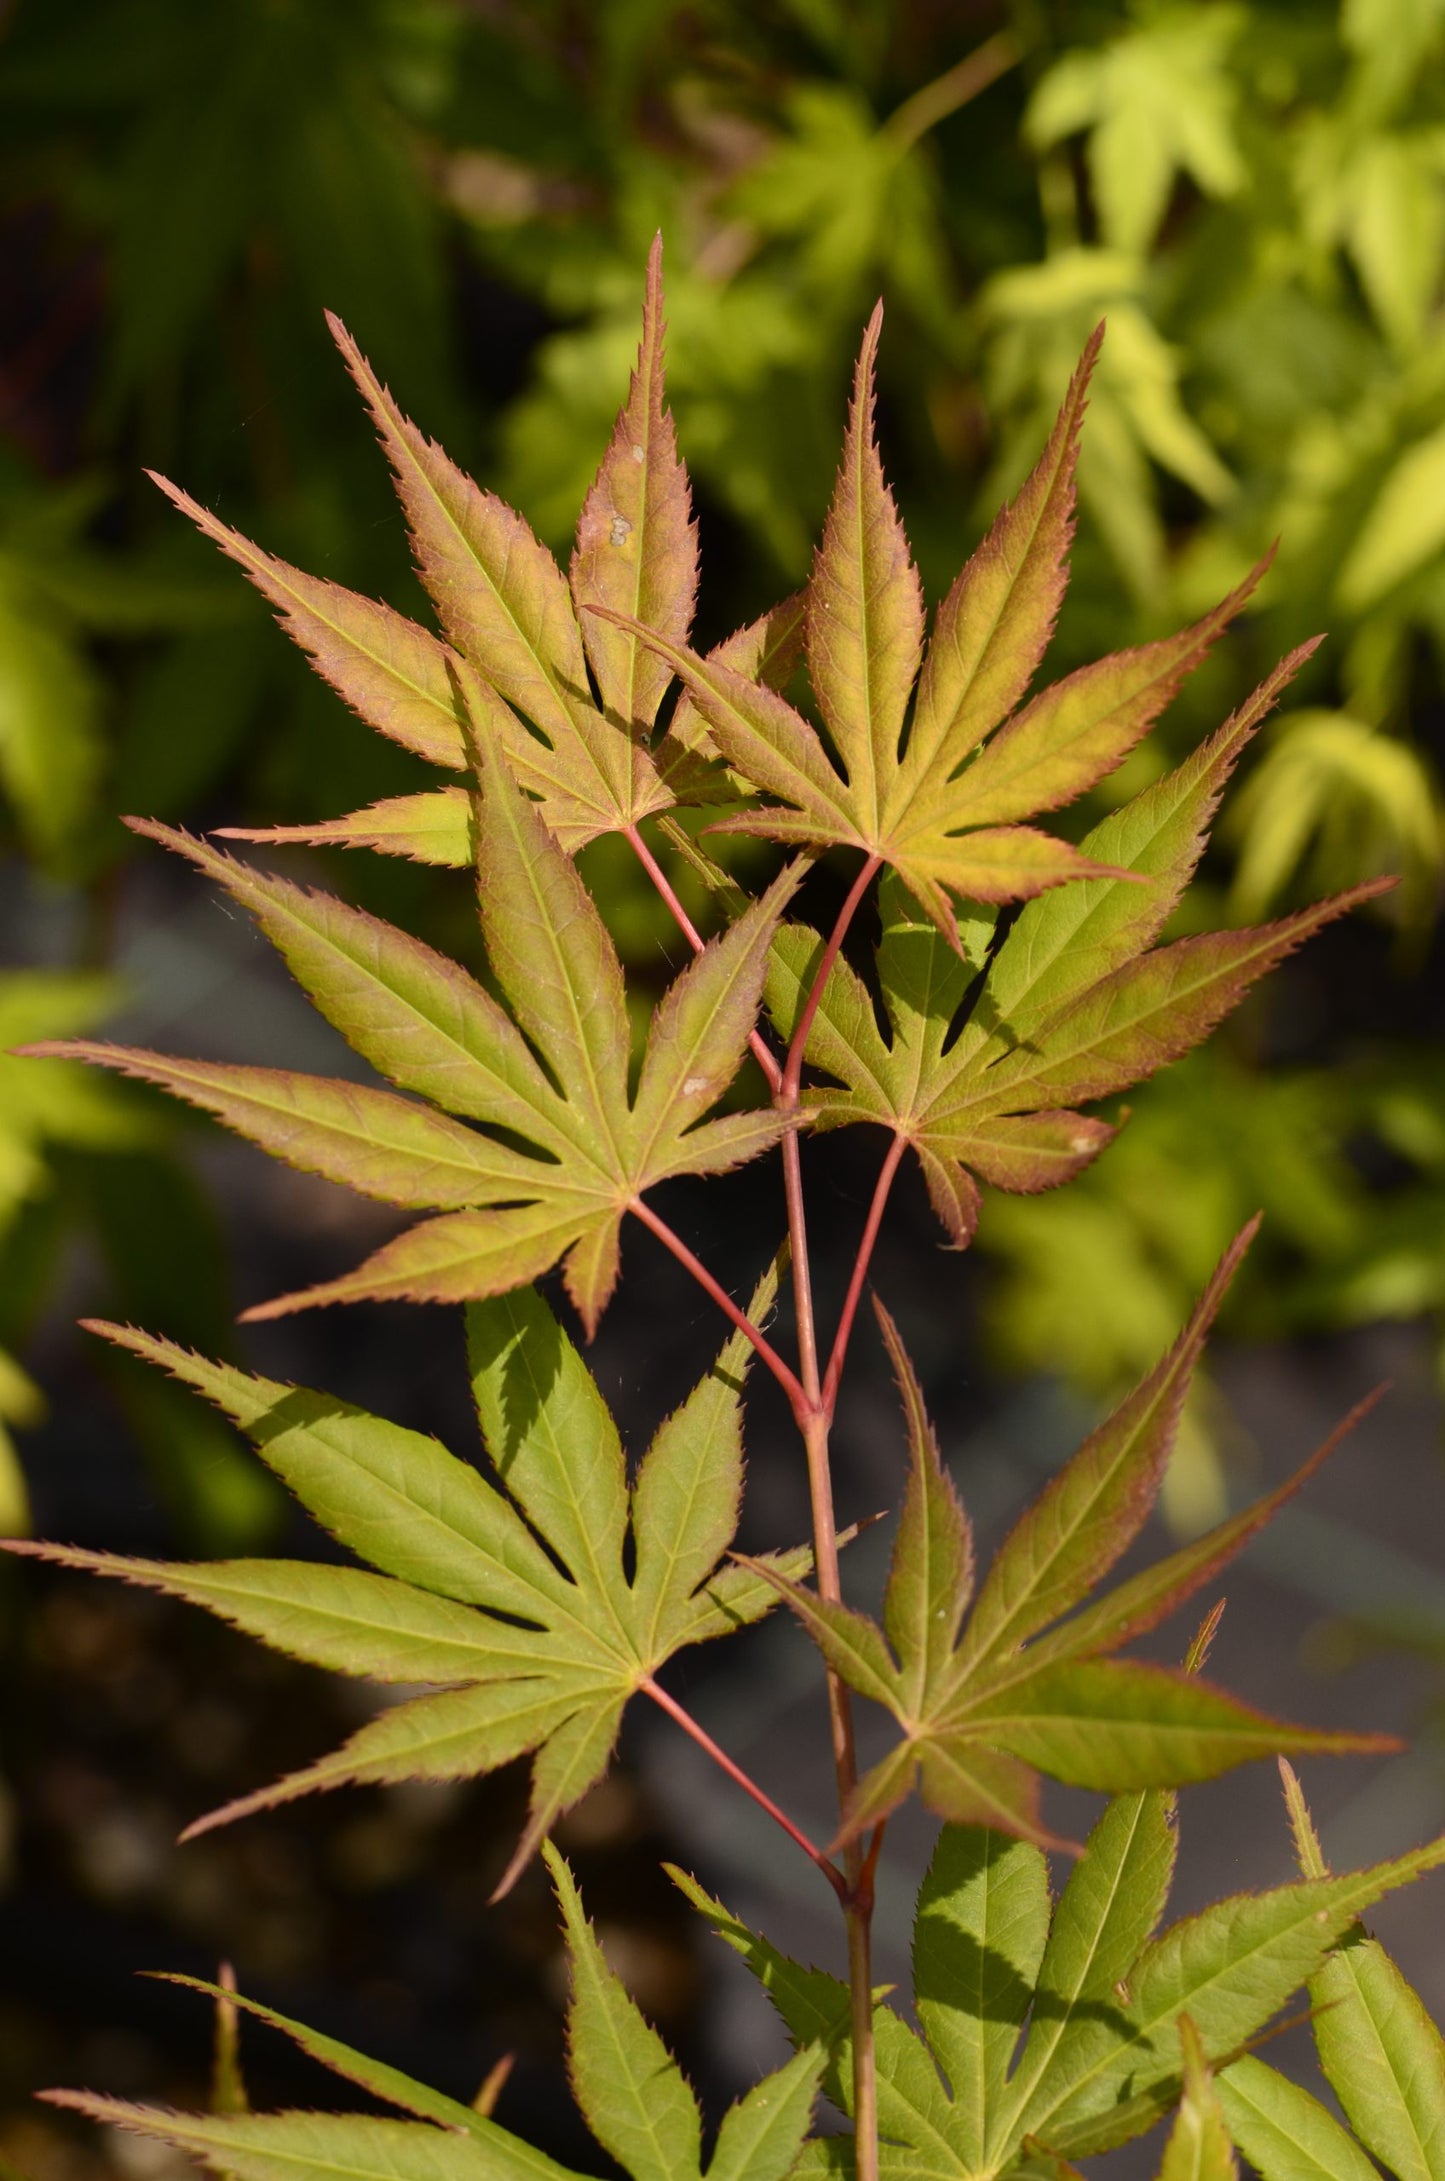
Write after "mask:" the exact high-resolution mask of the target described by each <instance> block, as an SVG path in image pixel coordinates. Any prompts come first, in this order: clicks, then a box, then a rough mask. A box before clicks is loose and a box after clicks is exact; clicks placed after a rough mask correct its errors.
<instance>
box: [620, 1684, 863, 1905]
mask: <svg viewBox="0 0 1445 2181" xmlns="http://www.w3.org/2000/svg"><path fill="white" fill-rule="evenodd" d="M638 1687H639V1688H640V1689H641V1691H642V1693H643V1695H644V1696H650V1697H651V1698H652V1701H653V1703H654V1704H657V1705H659V1706H660V1707H661V1709H662V1710H663V1711H665V1712H666V1713H667V1716H668V1718H669V1719H675V1720H676V1721H677V1723H678V1725H679V1726H680V1727H681V1728H682V1731H683V1733H684V1734H690V1735H691V1736H692V1739H693V1740H694V1741H695V1742H696V1744H697V1746H698V1748H699V1749H701V1750H705V1751H706V1752H707V1754H708V1756H709V1757H711V1759H712V1761H713V1763H714V1764H715V1765H718V1766H719V1767H720V1768H721V1769H722V1771H724V1772H726V1774H727V1776H728V1778H729V1779H730V1780H733V1781H735V1782H736V1783H737V1785H738V1786H739V1787H740V1788H741V1789H742V1791H743V1793H744V1794H745V1795H750V1796H751V1797H752V1799H753V1801H754V1802H755V1803H756V1804H757V1806H758V1808H759V1809H760V1810H765V1811H766V1812H767V1814H768V1816H769V1817H770V1818H771V1819H772V1820H773V1823H774V1824H775V1825H781V1826H782V1828H783V1831H784V1832H785V1833H786V1834H787V1836H788V1838H789V1840H792V1841H796V1843H797V1845H798V1846H799V1847H800V1848H801V1849H802V1851H803V1853H804V1855H806V1856H807V1857H808V1859H809V1861H810V1862H813V1863H816V1864H817V1866H818V1869H819V1870H820V1871H821V1872H822V1873H823V1876H824V1877H825V1878H826V1879H827V1881H828V1883H829V1885H830V1886H831V1887H832V1888H833V1891H834V1892H835V1893H836V1894H837V1896H838V1898H839V1900H840V1901H841V1900H842V1899H843V1896H844V1894H845V1893H846V1892H847V1890H848V1881H847V1879H846V1878H845V1877H844V1876H843V1873H842V1872H841V1871H840V1870H839V1868H838V1866H837V1864H836V1863H835V1862H833V1861H832V1859H831V1858H830V1857H829V1856H826V1855H825V1854H824V1853H823V1851H822V1849H821V1848H820V1847H818V1846H817V1844H816V1843H815V1842H814V1841H811V1840H810V1839H809V1838H808V1836H807V1834H806V1833H805V1832H804V1831H803V1830H802V1827H801V1826H798V1825H795V1824H794V1823H793V1821H792V1819H791V1818H790V1817H789V1816H788V1815H787V1813H786V1811H783V1810H780V1809H779V1808H778V1806H777V1804H776V1803H775V1802H774V1800H773V1798H772V1796H771V1795H769V1794H767V1793H765V1791H764V1790H763V1789H762V1788H761V1787H759V1785H758V1783H757V1781H756V1780H755V1779H752V1778H750V1776H749V1775H748V1774H747V1773H746V1772H744V1770H743V1768H742V1766H741V1765H740V1764H735V1763H734V1762H733V1760H732V1758H731V1757H730V1756H729V1755H728V1753H727V1751H726V1750H725V1749H720V1748H719V1747H718V1745H717V1743H716V1742H715V1741H714V1740H713V1738H712V1736H711V1735H710V1734H709V1733H708V1731H707V1729H706V1727H701V1726H699V1725H698V1723H697V1721H696V1720H695V1719H694V1718H693V1716H692V1713H691V1712H690V1711H685V1710H684V1709H683V1707H682V1705H681V1704H679V1703H678V1702H677V1700H676V1699H675V1698H674V1697H671V1696H669V1695H668V1693H667V1691H666V1689H663V1688H660V1687H659V1686H658V1684H657V1683H656V1682H655V1681H654V1680H653V1678H652V1676H651V1674H649V1675H648V1676H647V1679H646V1680H645V1681H641V1682H639V1683H638Z"/></svg>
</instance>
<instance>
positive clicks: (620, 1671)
mask: <svg viewBox="0 0 1445 2181" xmlns="http://www.w3.org/2000/svg"><path fill="white" fill-rule="evenodd" d="M775 1288H776V1275H775V1273H770V1274H769V1275H768V1276H767V1278H766V1279H765V1281H764V1282H763V1284H762V1286H761V1287H760V1288H759V1291H758V1293H757V1294H756V1295H755V1296H754V1298H753V1309H754V1311H755V1312H756V1313H758V1314H760V1315H763V1316H765V1315H766V1313H767V1310H768V1308H769V1307H770V1305H771V1299H772V1295H773V1292H774V1291H775ZM92 1330H94V1331H96V1332H99V1333H101V1334H103V1335H104V1336H105V1337H106V1338H107V1339H109V1340H111V1341H113V1342H115V1343H116V1345H117V1346H119V1347H122V1348H126V1349H129V1350H130V1351H131V1352H132V1353H133V1354H136V1355H139V1356H142V1357H144V1358H146V1359H147V1360H149V1361H152V1362H154V1363H157V1364H159V1365H160V1366H161V1367H162V1368H163V1369H165V1370H167V1371H169V1372H171V1373H172V1375H173V1376H175V1377H177V1378H179V1379H181V1380H183V1381H184V1382H185V1383H186V1384H187V1385H190V1386H192V1387H194V1388H195V1389H196V1391H197V1392H199V1393H201V1394H203V1395H205V1396H206V1398H207V1399H208V1400H210V1401H212V1402H214V1403H215V1404H216V1406H217V1407H218V1408H220V1409H222V1410H223V1411H224V1412H225V1413H226V1415H228V1416H229V1417H230V1418H231V1419H232V1421H233V1422H234V1423H236V1424H237V1425H238V1426H239V1427H240V1428H241V1429H242V1430H243V1431H245V1432H246V1433H247V1434H248V1435H249V1436H250V1437H251V1438H252V1439H253V1440H254V1442H255V1444H256V1446H257V1448H258V1449H259V1451H260V1453H261V1455H262V1457H263V1459H264V1460H265V1461H266V1462H267V1463H269V1465H270V1467H271V1468H272V1469H273V1470H274V1471H275V1472H276V1474H277V1475H278V1476H279V1477H280V1478H281V1479H282V1481H283V1482H284V1483H286V1484H287V1485H289V1486H290V1488H291V1490H292V1491H293V1492H294V1493H295V1494H296V1497H297V1498H298V1499H299V1500H300V1501H301V1503H302V1505H303V1506H304V1507H305V1508H306V1509H307V1510H308V1512H309V1513H310V1514H312V1515H313V1516H314V1517H315V1518H316V1520H317V1521H318V1522H320V1523H321V1524H322V1525H323V1526H324V1527H325V1528H326V1529H328V1530H329V1531H330V1532H331V1533H332V1535H333V1536H335V1537H336V1538H337V1539H338V1540H339V1541H340V1542H341V1543H342V1544H343V1545H345V1546H346V1547H348V1548H349V1549H350V1550H351V1551H352V1552H354V1553H356V1554H357V1555H358V1556H359V1557H360V1558H362V1559H364V1560H367V1561H369V1562H370V1563H371V1567H372V1568H374V1569H376V1570H378V1571H379V1572H377V1573H371V1572H369V1571H367V1570H363V1569H360V1568H352V1567H334V1566H327V1565H316V1564H313V1563H310V1562H304V1561H283V1560H239V1561H220V1562H217V1563H214V1564H211V1565H198V1566H183V1565H174V1564H167V1563H165V1562H160V1561H152V1560H135V1559H127V1558H123V1557H121V1556H118V1555H115V1554H110V1553H94V1552H82V1551H78V1550H76V1549H74V1548H71V1547H67V1546H60V1545H33V1544H28V1543H25V1544H15V1545H13V1546H12V1547H11V1549H12V1550H14V1551H17V1552H27V1553H31V1554H34V1555H36V1556H37V1557H40V1558H43V1559H48V1560H52V1561H58V1562H60V1563H61V1564H63V1565H66V1566H70V1567H82V1568H86V1569H90V1570H93V1571H94V1572H96V1573H98V1574H102V1575H113V1576H119V1577H121V1578H122V1579H123V1580H125V1581H128V1582H133V1583H139V1584H143V1585H145V1586H146V1587H148V1588H150V1589H154V1590H159V1591H162V1592H165V1593H166V1594H167V1595H169V1596H171V1597H178V1598H184V1599H186V1600H188V1601H189V1602H190V1603H191V1604H194V1605H199V1606H203V1607H205V1608H206V1610H207V1611H208V1612H211V1613H214V1614H216V1615H217V1616H218V1617H219V1618H221V1619H223V1620H226V1621H229V1622H231V1623H232V1624H233V1625H234V1626H236V1627H239V1628H243V1629H245V1630H246V1631H247V1632H248V1633H249V1634H251V1635H253V1636H256V1637H258V1638H259V1639H260V1640H261V1641H262V1642H264V1643H268V1644H270V1645H271V1646H272V1647H273V1648H275V1649H277V1650H282V1651H285V1652H287V1653H288V1654H289V1655H290V1656H292V1657H294V1658H301V1659H305V1660H308V1661H309V1662H311V1663H312V1664H315V1665H319V1666H324V1667H327V1668H330V1669H331V1670H332V1671H335V1672H340V1673H349V1674H357V1675H362V1676H365V1677H367V1678H368V1679H371V1680H374V1681H379V1682H383V1683H386V1682H389V1683H393V1684H399V1685H401V1686H402V1687H403V1688H407V1687H414V1686H415V1685H417V1684H419V1683H420V1684H427V1683H430V1684H433V1685H436V1687H437V1688H438V1690H439V1692H440V1693H437V1694H434V1695H424V1696H418V1697H411V1698H409V1699H407V1700H404V1701H401V1702H399V1703H397V1704H395V1705H394V1706H392V1707H391V1708H390V1709H387V1710H383V1711H382V1712H380V1713H379V1714H378V1715H377V1717H376V1718H374V1719H373V1720H371V1721H370V1722H369V1723H368V1724H367V1725H366V1726H364V1727H362V1728H361V1730H360V1731H359V1732H358V1733H357V1734H355V1735H354V1736H353V1737H352V1738H351V1740H350V1741H349V1742H347V1743H346V1744H345V1745H344V1747H343V1748H341V1749H340V1750H338V1751H336V1752H335V1753H334V1754H333V1755H332V1756H330V1757H326V1758H323V1759H321V1761H320V1762H319V1763H317V1764H314V1765H310V1766H308V1767H306V1769H305V1770H303V1771H301V1772H297V1773H293V1774H291V1775H289V1776H288V1777H287V1778H285V1779H282V1780H280V1781H278V1782H277V1783H275V1785H273V1786H271V1787H267V1788H262V1789H260V1790H259V1791H258V1792H256V1793H254V1794H250V1795H246V1796H243V1797H242V1798H241V1799H240V1800H239V1801H237V1802H233V1803H230V1804H228V1805H227V1806H226V1807H225V1808H224V1809H222V1810H218V1811H215V1812H213V1813H212V1814H211V1815H210V1816H209V1817H205V1818H202V1819H200V1820H199V1821H198V1822H197V1823H196V1824H195V1825H193V1826H192V1827H191V1828H190V1831H191V1833H197V1832H204V1831H206V1830H208V1829H209V1828H210V1827H212V1826H214V1825H218V1824H222V1823H226V1822H229V1821H230V1820H231V1819H233V1818H237V1817H240V1816H242V1815H244V1814H246V1813H247V1812H249V1811H253V1810H263V1809H269V1808H271V1807H272V1806H274V1805H275V1804H277V1803H279V1802H285V1801H289V1800H291V1799H292V1798H293V1797H295V1796H297V1795H302V1794H306V1793H308V1792H310V1791H312V1790H313V1789H322V1788H331V1787H339V1786H343V1785H346V1784H349V1783H355V1782H363V1781H389V1780H404V1779H464V1778H469V1777H471V1776H473V1775H474V1774H477V1773H481V1772H489V1771H492V1770H494V1769H495V1768H496V1767H497V1766H499V1765H502V1764H506V1763H508V1762H509V1761H510V1760H512V1759H513V1758H516V1757H520V1756H522V1755H524V1754H526V1753H527V1752H529V1751H534V1752H535V1753H536V1754H535V1758H534V1764H533V1775H532V1803H531V1810H530V1814H529V1818H528V1822H527V1826H526V1830H525V1832H524V1834H523V1836H522V1839H521V1842H520V1843H519V1845H518V1847H517V1850H516V1853H515V1855H514V1856H513V1857H512V1860H511V1862H510V1864H509V1865H508V1868H507V1870H506V1872H505V1874H504V1876H503V1878H502V1881H501V1885H500V1887H499V1889H498V1890H499V1891H504V1890H505V1889H506V1887H507V1886H509V1885H510V1884H511V1882H512V1880H513V1879H514V1878H515V1876H516V1874H517V1872H518V1871H519V1870H520V1869H521V1867H522V1865H523V1864H524V1863H525V1862H526V1860H527V1859H528V1857H529V1856H530V1855H531V1854H532V1853H533V1851H534V1850H535V1848H536V1845H537V1842H538V1841H539V1839H540V1838H541V1836H542V1835H543V1833H545V1831H546V1830H547V1828H548V1827H549V1826H550V1825H551V1824H552V1823H553V1821H554V1820H555V1819H556V1817H557V1816H558V1815H559V1813H560V1812H561V1811H563V1810H565V1809H567V1808H569V1807H570V1805H571V1804H572V1803H574V1802H576V1801H577V1800H578V1798H579V1797H580V1796H581V1795H582V1794H584V1793H585V1792H586V1790H587V1788H588V1787H589V1786H591V1785H592V1783H593V1781H594V1780H596V1779H597V1778H598V1777H599V1776H600V1775H601V1773H602V1772H603V1771H604V1770H605V1768H606V1765H607V1762H608V1760H609V1757H610V1755H611V1752H612V1746H613V1743H614V1741H615V1739H616V1735H617V1729H618V1724H619V1722H620V1720H621V1717H622V1712H623V1709H624V1707H625V1705H626V1703H627V1700H628V1698H629V1697H630V1696H631V1695H632V1694H633V1693H634V1692H635V1691H636V1690H637V1689H639V1688H640V1687H641V1686H642V1685H643V1684H644V1683H645V1682H646V1681H647V1679H648V1677H649V1676H650V1675H652V1674H653V1673H654V1672H655V1671H656V1669H657V1668H658V1667H659V1666H660V1665H661V1664H662V1663H663V1661H664V1660H665V1659H667V1658H669V1657H671V1656H672V1654H673V1653H674V1652H675V1651H677V1650H679V1649H681V1648H683V1647H684V1646H685V1645H687V1644H690V1643H698V1642H703V1641H705V1640H707V1639H708V1638H710V1637H713V1636H721V1635H726V1634H728V1633H729V1632H730V1631H731V1630H732V1629H734V1628H736V1627H739V1626H741V1625H743V1624H745V1623H746V1622H749V1621H753V1620H756V1619H758V1618H759V1617H760V1616H761V1615H762V1614H763V1613H765V1612H767V1611H768V1610H769V1608H770V1607H771V1605H772V1604H773V1603H774V1601H775V1598H776V1593H775V1591H774V1590H773V1589H772V1587H771V1585H770V1584H769V1583H768V1582H767V1581H766V1579H765V1577H764V1575H763V1572H762V1571H763V1568H764V1567H765V1566H766V1565H767V1564H766V1563H759V1564H758V1566H757V1567H756V1568H754V1569H745V1568H742V1567H738V1566H728V1567H722V1568H719V1565H718V1563H719V1561H720V1560H721V1559H722V1558H723V1556H724V1554H725V1553H726V1552H727V1548H728V1546H729V1545H730V1543H731V1541H732V1537H733V1532H734V1530H735V1529H736V1526H737V1520H738V1511H739V1506H740V1503H741V1497H742V1481H743V1455H742V1433H741V1421H740V1406H741V1394H742V1388H743V1383H744V1380H745V1377H746V1373H747V1367H748V1361H749V1355H750V1350H749V1348H748V1346H747V1343H746V1341H745V1340H744V1338H743V1336H741V1335H734V1337H733V1339H732V1340H731V1341H730V1342H729V1343H728V1345H727V1347H726V1348H725V1349H724V1350H723V1351H722V1354H721V1355H720V1356H719V1358H718V1361H717V1364H716V1366H715V1367H714V1369H713V1370H712V1371H711V1372H710V1373H709V1374H708V1376H707V1377H706V1378H705V1379H703V1380H702V1382H701V1383H700V1384H699V1385H698V1386H697V1387H696V1388H695V1390H694V1391H693V1393H692V1394H691V1395H690V1396H689V1397H688V1399H687V1400H686V1401H685V1402H684V1403H683V1405H682V1407H681V1408H679V1409H678V1410H677V1411H676V1412H675V1414H674V1415H672V1416H671V1417H669V1418H668V1419H667V1421H666V1422H665V1423H664V1424H663V1425H662V1426H661V1428H660V1429H659V1431H658V1432H657V1435H656V1437H655V1438H654V1440H653V1442H652V1445H651V1447H650V1448H649V1450H648V1452H647V1454H646V1455H645V1456H644V1458H643V1460H642V1462H641V1464H640V1466H639V1469H638V1473H637V1477H636V1480H635V1482H634V1483H633V1484H632V1486H631V1487H629V1484H628V1479H627V1466H626V1461H625V1458H624V1455H623V1449H622V1445H621V1441H620V1440H619V1438H618V1435H617V1429H616V1426H615V1425H614V1423H613V1421H612V1418H611V1416H610V1414H609V1412H608V1410H607V1407H606V1405H605V1403H604V1402H603V1399H602V1396H601V1394H600V1393H599V1392H598V1390H597V1387H596V1384H595V1382H594V1380H593V1379H592V1377H591V1374H590V1373H589V1372H588V1370H587V1368H586V1366H585V1365H584V1363H583V1362H582V1359H581V1357H580V1356H579V1355H578V1353H577V1351H576V1349H575V1348H574V1347H573V1345H572V1343H571V1342H570V1341H569V1340H568V1338H567V1336H566V1335H565V1333H564V1332H563V1331H562V1329H561V1327H560V1326H559V1325H558V1323H557V1321H556V1319H555V1318H554V1317H553V1316H552V1313H551V1312H550V1311H549V1310H548V1308H547V1306H546V1304H545V1303H544V1302H543V1301H542V1300H541V1298H540V1297H539V1296H538V1295H537V1294H536V1293H535V1292H534V1291H531V1290H523V1291H521V1292H518V1293H515V1294H512V1295H509V1296H507V1297H505V1298H504V1299H502V1300H499V1301H495V1302H488V1303H482V1304H477V1305H474V1306H473V1307H472V1309H471V1310H470V1312H469V1314H468V1338H469V1346H470V1352H471V1365H472V1383H473V1390H474V1393H475V1396H476V1404H477V1412H478V1416H479V1419H480V1423H481V1428H482V1436H483V1440H484V1443H485V1445H486V1449H487V1452H488V1455H489V1457H490V1461H491V1466H492V1469H493V1471H494V1473H495V1475H496V1476H497V1477H498V1479H500V1480H501V1482H502V1484H503V1485H504V1486H505V1491H503V1490H499V1489H498V1488H497V1486H496V1485H494V1484H492V1483H489V1482H488V1481H487V1480H486V1479H485V1478H484V1477H483V1476H482V1475H481V1474H480V1473H479V1472H478V1471H477V1470H475V1469H473V1468H472V1467H470V1466H469V1465H468V1464H467V1463H465V1462H462V1461H459V1460H458V1459H457V1458H456V1457H455V1456H454V1455H452V1454H450V1453H448V1452H447V1451H446V1449H445V1448H444V1447H442V1446H441V1445H439V1444H438V1442H437V1441H436V1440H434V1439H430V1438H426V1437H424V1436H422V1435H421V1434H420V1433H418V1432H413V1431H406V1430H403V1429H402V1428H401V1427H400V1426H399V1425H396V1424H391V1423H387V1422H385V1421H384V1420H383V1419H381V1418H380V1417H374V1416H368V1415H366V1414H364V1413H363V1412H362V1411H360V1410H357V1409H353V1408H350V1407H349V1406H348V1405H347V1404H345V1403H344V1402H340V1401H335V1400H332V1399H330V1398H328V1397H327V1396H326V1395H324V1394H318V1393H310V1392H306V1391H304V1390H299V1389H297V1388H295V1387H291V1386H284V1385H279V1384H277V1383H275V1382H273V1381H271V1380H268V1379H262V1378H254V1377H251V1376H249V1375H248V1374H247V1373H245V1372H243V1371H239V1370H236V1369H234V1368H233V1367H232V1366H230V1365H228V1364H219V1363H210V1362H207V1361H206V1360H205V1359H204V1358H202V1357H198V1356H195V1355H192V1354H190V1353H189V1352H188V1351H186V1350H184V1349H181V1348H177V1347H175V1346H174V1345H173V1344H172V1343H171V1342H169V1341H164V1340H158V1339H155V1338H153V1337H152V1336H151V1335H149V1334H146V1333H140V1332H136V1331H134V1330H133V1329H131V1328H126V1327H120V1326H114V1325H106V1324H104V1323H102V1322H98V1321H97V1322H95V1323H94V1324H93V1326H92ZM539 1541H540V1542H539ZM629 1559H630V1561H631V1572H630V1573H629V1572H627V1569H628V1562H629ZM808 1563H809V1555H808V1554H807V1553H806V1552H794V1553H791V1554H785V1555H782V1556H780V1557H779V1559H778V1560H777V1562H776V1564H775V1566H774V1568H773V1572H781V1573H788V1574H798V1573H801V1572H803V1571H804V1569H805V1568H806V1566H807V1565H808Z"/></svg>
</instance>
